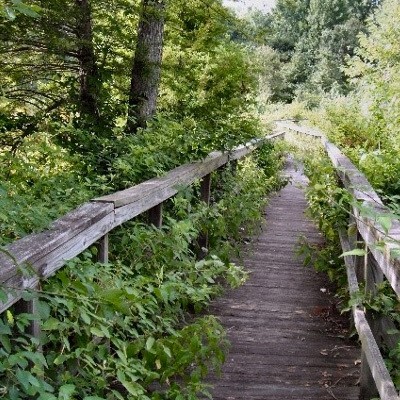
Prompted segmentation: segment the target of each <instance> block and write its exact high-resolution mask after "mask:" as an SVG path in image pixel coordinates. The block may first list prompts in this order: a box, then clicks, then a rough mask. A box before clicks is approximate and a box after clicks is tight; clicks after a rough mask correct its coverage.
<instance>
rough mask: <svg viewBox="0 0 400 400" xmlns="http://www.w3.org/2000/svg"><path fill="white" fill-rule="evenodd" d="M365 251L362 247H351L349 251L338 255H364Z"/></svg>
mask: <svg viewBox="0 0 400 400" xmlns="http://www.w3.org/2000/svg"><path fill="white" fill-rule="evenodd" d="M365 255H367V252H366V251H365V250H364V249H353V250H350V251H346V252H344V253H343V254H341V255H340V257H347V256H365Z"/></svg>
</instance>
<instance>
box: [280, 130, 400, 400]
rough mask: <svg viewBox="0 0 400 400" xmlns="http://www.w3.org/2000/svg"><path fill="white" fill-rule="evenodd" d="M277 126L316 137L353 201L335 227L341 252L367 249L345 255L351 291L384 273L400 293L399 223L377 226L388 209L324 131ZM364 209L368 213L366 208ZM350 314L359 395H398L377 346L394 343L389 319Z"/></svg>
mask: <svg viewBox="0 0 400 400" xmlns="http://www.w3.org/2000/svg"><path fill="white" fill-rule="evenodd" d="M277 126H278V127H279V129H280V130H281V131H285V132H286V133H294V134H303V135H308V136H311V137H314V138H317V139H320V140H321V141H322V144H323V146H324V147H325V150H326V152H327V154H328V156H329V158H330V159H331V161H332V163H333V165H334V166H335V169H336V172H337V175H338V176H339V178H340V180H341V182H342V184H343V186H344V187H345V188H346V189H347V190H348V191H349V192H350V193H351V194H352V196H353V198H354V200H355V201H356V202H355V204H354V206H352V210H349V211H350V215H351V217H350V218H349V229H347V230H343V231H341V232H339V236H340V241H341V245H342V248H343V252H348V251H350V250H352V249H354V248H357V247H361V248H365V249H366V252H365V255H363V256H346V257H344V259H345V264H346V267H347V277H348V284H349V291H350V294H353V295H354V294H356V293H357V292H359V290H360V289H359V280H360V281H362V282H363V283H364V288H365V289H364V290H365V294H366V295H368V296H371V295H374V294H375V293H376V291H377V285H379V284H380V283H382V282H383V281H384V279H385V278H386V279H387V281H388V282H389V283H390V285H391V287H392V288H393V290H394V291H395V293H396V294H397V296H400V258H399V250H400V222H399V221H398V220H391V224H390V225H391V226H390V229H387V227H385V226H382V224H381V223H380V222H379V221H380V220H381V221H382V219H381V218H382V216H383V217H384V216H385V215H386V217H387V218H390V212H389V210H388V209H387V208H386V207H385V206H384V205H383V203H382V201H381V199H380V198H379V196H378V195H377V193H376V192H375V191H374V189H373V188H372V186H371V185H370V183H369V182H368V180H367V179H366V178H365V176H364V175H363V174H362V173H361V172H360V171H359V170H358V169H357V168H356V167H355V166H354V165H353V164H352V162H351V161H350V160H349V158H348V157H346V156H345V155H344V154H343V153H342V152H341V151H340V150H339V149H338V148H337V147H336V146H335V145H334V144H332V143H330V142H329V141H328V140H327V138H326V137H325V136H324V135H323V134H321V133H320V132H319V131H317V130H315V129H311V128H308V127H305V126H299V125H296V124H294V123H287V122H278V123H277ZM360 206H361V207H360ZM363 209H368V210H369V212H368V213H365V212H363V211H362V210H363ZM354 228H356V229H354ZM351 232H355V233H354V234H352V233H351ZM353 317H354V324H355V327H356V329H357V332H358V335H359V338H360V341H361V345H362V356H361V377H360V399H362V400H364V399H365V400H366V399H368V400H369V399H372V398H375V397H377V396H378V395H379V396H380V398H381V400H399V399H400V397H399V394H398V392H397V390H396V388H395V385H394V384H393V381H392V379H391V377H390V374H389V372H388V370H387V368H386V365H385V362H384V359H383V357H382V354H381V351H380V349H381V348H382V346H386V348H389V349H393V348H395V347H396V346H397V345H398V343H399V340H400V336H399V335H398V334H395V335H393V334H389V332H390V330H392V331H396V329H395V328H396V327H395V325H394V323H393V321H392V320H390V319H389V318H387V317H378V316H376V315H372V313H371V312H370V311H369V310H365V309H363V308H362V307H361V306H354V307H353Z"/></svg>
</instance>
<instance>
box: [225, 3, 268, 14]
mask: <svg viewBox="0 0 400 400" xmlns="http://www.w3.org/2000/svg"><path fill="white" fill-rule="evenodd" d="M275 3H276V0H224V4H225V5H226V6H228V7H230V8H232V9H234V10H235V11H236V12H238V13H239V14H241V13H245V12H246V11H247V10H248V9H249V8H252V9H256V10H260V11H264V12H267V11H269V10H271V8H272V7H273V6H274V5H275Z"/></svg>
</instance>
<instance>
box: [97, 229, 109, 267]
mask: <svg viewBox="0 0 400 400" xmlns="http://www.w3.org/2000/svg"><path fill="white" fill-rule="evenodd" d="M108 247H109V238H108V233H107V234H105V235H104V236H103V237H102V238H101V239H100V240H99V242H98V245H97V249H98V254H97V261H98V262H100V263H103V264H107V263H108Z"/></svg>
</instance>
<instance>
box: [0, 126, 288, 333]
mask: <svg viewBox="0 0 400 400" xmlns="http://www.w3.org/2000/svg"><path fill="white" fill-rule="evenodd" d="M279 135H280V134H274V135H271V136H268V137H266V138H262V139H256V140H253V141H251V142H249V143H247V144H246V145H243V146H239V147H237V148H235V149H234V150H232V151H230V152H226V153H221V152H213V153H211V154H209V155H208V157H207V158H205V159H204V160H203V161H199V162H195V163H191V164H186V165H182V166H180V167H177V168H175V169H173V170H172V171H170V172H169V173H167V174H166V175H165V176H163V177H160V178H154V179H150V180H148V181H146V182H143V183H140V184H139V185H136V186H134V187H131V188H129V189H126V190H123V191H120V192H117V193H113V194H111V195H108V196H104V197H100V198H96V199H94V200H92V201H90V202H89V203H85V204H83V205H81V206H80V207H78V208H77V209H75V210H73V211H71V212H70V213H68V214H67V215H65V216H64V217H62V218H60V219H58V220H56V221H55V222H54V223H53V224H52V225H51V226H50V228H49V229H48V230H46V231H44V232H41V233H37V234H32V235H29V236H26V237H24V238H22V239H20V240H17V241H15V242H14V243H12V244H10V245H8V246H6V247H5V248H4V249H0V289H1V290H4V291H5V292H6V295H7V299H6V300H5V301H1V302H0V313H1V312H3V311H5V310H6V309H8V308H9V307H10V306H12V305H13V304H14V303H16V302H18V304H17V307H18V309H19V311H21V312H33V313H34V312H35V301H34V300H33V301H29V302H25V301H23V300H20V299H21V296H22V293H23V291H24V290H26V289H33V290H35V289H37V288H38V285H39V283H40V281H41V280H42V279H45V278H48V277H50V276H51V275H53V274H54V273H55V272H56V271H57V270H58V269H60V268H61V267H62V266H63V265H64V264H65V263H66V262H67V261H68V260H71V259H72V258H74V257H76V256H77V255H79V254H80V253H82V252H83V251H84V250H85V249H87V248H88V247H89V246H91V245H93V244H95V243H96V242H97V243H98V245H99V252H98V254H99V256H98V258H99V261H100V262H104V263H106V262H107V261H108V233H109V232H110V231H112V230H113V229H114V228H115V227H117V226H119V225H121V224H123V223H124V222H126V221H129V220H131V219H132V218H134V217H136V216H138V215H140V214H142V213H144V212H148V213H149V223H151V224H153V225H155V226H157V227H160V226H161V224H162V204H163V202H164V201H165V200H167V199H169V198H171V197H172V196H174V195H175V194H176V193H177V192H178V190H179V188H182V187H184V186H188V185H190V184H192V183H193V182H195V181H196V180H199V179H202V184H201V200H202V201H204V202H206V203H207V204H208V203H209V199H210V188H211V173H212V172H213V171H215V170H217V169H218V168H220V167H222V166H224V165H225V164H227V163H228V162H230V161H234V160H238V159H240V158H242V157H244V156H246V155H248V154H249V153H251V152H252V151H253V150H255V149H256V148H257V147H259V146H261V145H262V144H263V143H265V142H266V141H268V140H271V139H273V138H274V137H276V136H279ZM200 240H202V243H201V245H205V244H206V243H207V240H206V238H205V237H203V238H200ZM28 270H29V271H28ZM27 271H28V272H27ZM31 331H32V333H33V334H38V326H36V325H35V324H33V326H32V327H31Z"/></svg>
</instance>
